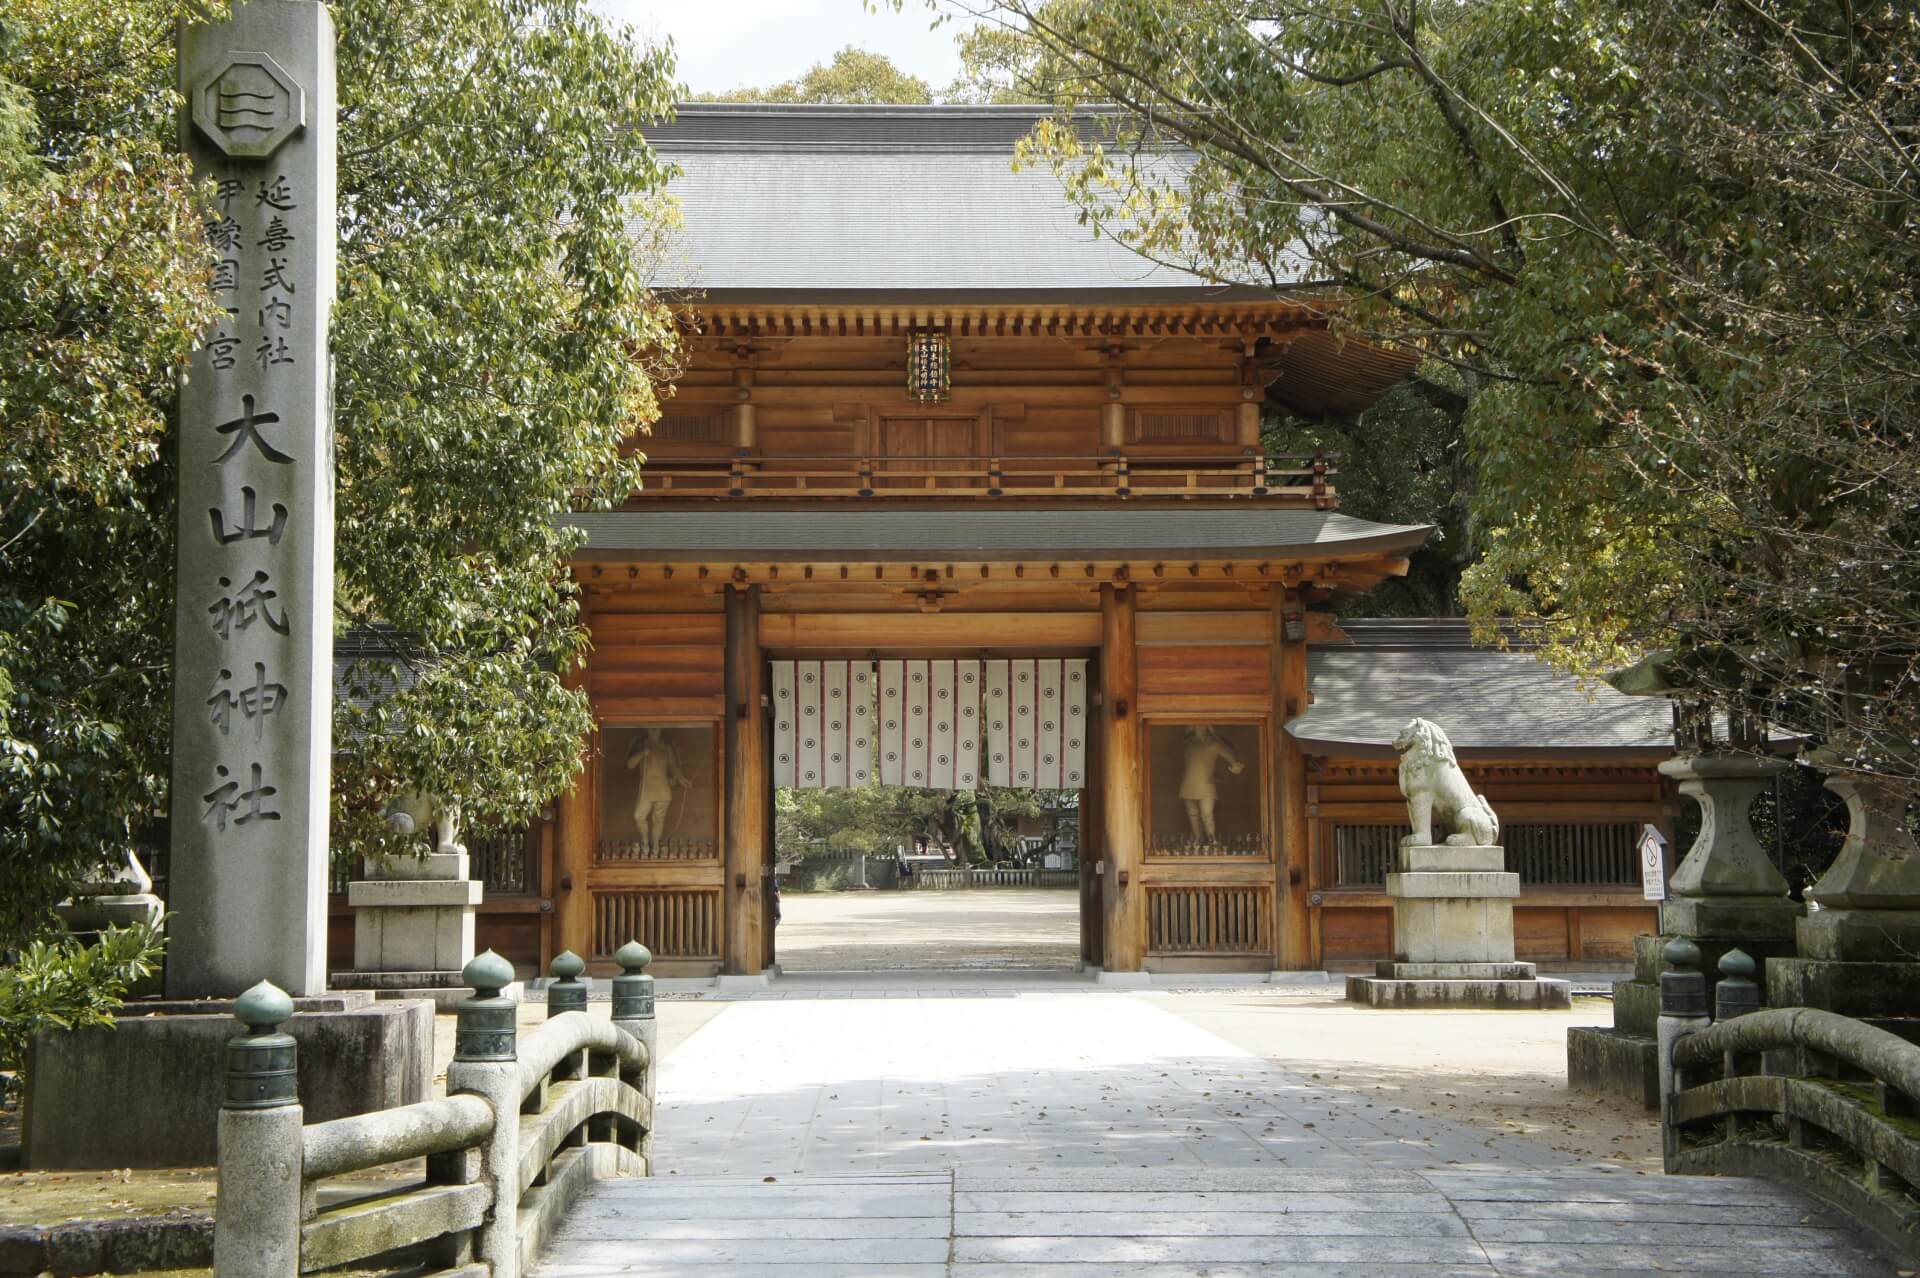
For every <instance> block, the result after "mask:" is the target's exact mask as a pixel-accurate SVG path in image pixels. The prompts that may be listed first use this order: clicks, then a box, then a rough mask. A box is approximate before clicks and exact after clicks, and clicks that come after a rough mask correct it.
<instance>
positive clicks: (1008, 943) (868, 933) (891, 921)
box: [774, 888, 1080, 972]
mask: <svg viewBox="0 0 1920 1278" xmlns="http://www.w3.org/2000/svg"><path fill="white" fill-rule="evenodd" d="M774 947H775V948H774V955H775V957H776V958H777V959H778V961H779V963H780V967H781V970H782V971H786V972H879V971H889V970H896V969H900V968H997V969H1001V970H1005V969H1008V968H1070V967H1072V966H1073V965H1074V963H1075V962H1076V961H1078V959H1079V957H1080V895H1079V893H1077V892H1075V891H1074V890H1073V889H1072V888H977V889H973V890H971V891H932V890H929V889H925V888H919V889H915V890H912V891H907V892H900V891H872V892H807V893H800V892H789V893H787V894H786V895H785V896H783V897H782V899H781V902H780V926H779V928H778V929H777V930H776V931H775V933H774Z"/></svg>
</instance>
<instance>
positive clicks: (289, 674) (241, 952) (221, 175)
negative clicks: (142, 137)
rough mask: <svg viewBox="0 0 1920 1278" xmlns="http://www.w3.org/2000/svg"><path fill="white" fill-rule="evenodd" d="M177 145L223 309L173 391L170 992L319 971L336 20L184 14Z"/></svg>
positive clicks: (280, 4)
mask: <svg viewBox="0 0 1920 1278" xmlns="http://www.w3.org/2000/svg"><path fill="white" fill-rule="evenodd" d="M179 53H180V87H181V91H182V94H183V95H184V97H185V99H186V109H185V112H184V114H185V117H186V118H185V119H184V120H183V121H182V135H183V144H184V145H185V147H186V150H187V152H188V154H189V155H190V156H191V157H192V159H193V165H194V171H195V172H196V173H197V174H199V175H200V176H202V177H203V178H205V179H207V180H209V181H210V182H211V183H212V186H213V203H212V206H211V208H210V209H209V216H208V220H207V240H208V243H209V245H210V246H211V248H212V250H213V252H214V255H215V258H216V263H215V274H214V288H215V292H216V296H217V298H218V300H219V303H220V305H222V306H224V307H225V308H226V314H225V316H224V318H223V319H222V320H221V321H220V322H219V323H218V324H217V325H216V326H215V328H214V329H213V331H211V332H210V333H208V334H207V336H206V338H205V340H204V342H203V345H202V348H201V349H200V350H199V351H198V352H197V353H196V354H195V356H194V359H193V364H192V367H191V370H190V371H189V373H188V374H187V376H186V377H185V378H184V379H183V381H182V384H181V393H180V440H179V468H180V511H179V525H178V541H177V544H176V555H177V563H178V568H177V572H178V576H177V585H178V594H177V599H176V604H175V638H174V705H173V798H172V804H171V824H172V833H173V853H172V864H171V866H170V867H169V869H170V878H171V888H172V890H171V892H170V899H169V900H168V902H167V905H168V909H169V911H170V913H171V920H170V923H169V929H170V933H171V940H170V943H169V946H168V956H167V989H168V993H169V994H171V995H173V996H175V997H195V996H227V995H236V994H238V993H240V992H241V991H242V990H244V989H247V988H249V987H251V986H252V985H254V984H255V983H257V982H259V981H262V980H266V981H271V982H273V983H274V984H275V985H277V986H279V987H280V988H282V989H284V990H286V991H287V992H288V993H290V994H294V995H305V994H316V993H319V992H320V991H322V990H323V989H325V987H326V900H327V897H326V893H327V847H328V840H327V828H328V821H327V816H328V797H329V796H328V786H329V775H330V770H329V755H330V752H331V749H332V711H333V697H332V654H333V479H334V476H333V417H332V405H331V399H330V383H331V377H330V369H329V356H328V340H327V326H328V320H329V313H330V310H331V308H332V304H333V296H334V245H335V201H334V158H335V142H334V135H335V121H334V116H335V95H334V29H333V20H332V18H331V16H330V15H329V14H328V11H327V8H326V6H325V5H324V4H321V3H318V2H317V0H250V2H248V3H241V4H236V5H235V6H234V9H233V16H232V18H231V19H230V20H229V21H226V22H220V23H212V24H186V25H183V26H182V28H181V31H180V37H179Z"/></svg>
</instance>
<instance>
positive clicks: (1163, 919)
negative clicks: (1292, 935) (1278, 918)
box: [1147, 887, 1272, 954]
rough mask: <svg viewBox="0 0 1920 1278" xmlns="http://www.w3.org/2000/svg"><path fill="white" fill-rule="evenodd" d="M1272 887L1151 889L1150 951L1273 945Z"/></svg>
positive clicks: (1251, 949)
mask: <svg viewBox="0 0 1920 1278" xmlns="http://www.w3.org/2000/svg"><path fill="white" fill-rule="evenodd" d="M1271 935H1272V932H1271V922H1270V916H1269V901H1268V894H1267V889H1265V888H1263V887H1155V888H1148V889H1147V951H1148V952H1149V953H1152V954H1258V953H1261V952H1263V951H1266V950H1269V949H1271V948H1272V942H1271V941H1270V940H1269V939H1268V938H1269V937H1270V936H1271Z"/></svg>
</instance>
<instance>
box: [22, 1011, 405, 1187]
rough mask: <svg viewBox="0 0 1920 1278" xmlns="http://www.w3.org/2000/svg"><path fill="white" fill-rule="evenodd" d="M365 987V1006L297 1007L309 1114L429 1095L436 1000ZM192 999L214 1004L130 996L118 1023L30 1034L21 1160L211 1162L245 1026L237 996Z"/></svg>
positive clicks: (303, 1099)
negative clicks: (182, 1010)
mask: <svg viewBox="0 0 1920 1278" xmlns="http://www.w3.org/2000/svg"><path fill="white" fill-rule="evenodd" d="M351 997H352V996H347V998H351ZM358 997H359V999H362V1000H365V1002H366V1004H367V1005H366V1006H360V1007H355V1008H351V1009H349V1010H333V1011H319V1012H313V1011H305V1010H299V1011H296V1012H295V1014H294V1016H293V1017H292V1019H290V1020H289V1021H287V1022H286V1025H285V1027H284V1028H285V1030H286V1032H287V1033H289V1034H291V1035H293V1037H294V1040H295V1041H296V1042H297V1043H298V1044H299V1045H300V1080H299V1086H300V1103H301V1104H302V1105H304V1106H305V1107H306V1116H305V1117H306V1121H307V1122H309V1123H318V1122H324V1121H326V1120H327V1119H332V1118H345V1117H347V1116H348V1115H350V1114H364V1113H366V1112H368V1111H370V1110H376V1109H391V1108H393V1107H394V1106H396V1105H411V1104H413V1103H414V1102H415V1101H422V1100H426V1099H427V1098H428V1096H429V1094H430V1089H431V1087H432V1083H433V1007H432V1005H430V1004H428V1003H420V1002H413V1003H378V1002H374V1001H373V999H372V997H371V996H370V995H366V994H361V995H359V996H358ZM311 1001H315V1000H300V1001H299V1002H296V1004H295V1006H296V1008H298V1007H300V1004H301V1003H305V1002H311ZM318 1001H327V1000H318ZM335 1001H336V1002H344V1001H346V1000H345V999H342V1000H335ZM191 1006H195V1007H199V1008H206V1009H208V1011H207V1012H203V1013H200V1014H185V1015H152V1014H151V1013H152V1012H153V1011H154V1010H155V1009H153V1008H149V1007H148V1006H146V1005H143V1004H140V1003H130V1004H128V1005H127V1009H126V1015H124V1016H121V1017H119V1018H118V1019H117V1020H116V1022H115V1024H114V1026H112V1027H106V1026H98V1027H93V1028H89V1029H78V1030H52V1029H48V1030H41V1031H40V1032H39V1033H38V1034H36V1035H34V1038H33V1043H32V1046H31V1047H30V1048H29V1049H28V1058H27V1094H26V1108H25V1113H24V1114H23V1116H22V1120H21V1124H20V1134H21V1145H22V1151H21V1152H22V1156H23V1162H24V1165H25V1166H27V1167H30V1168H52V1167H62V1168H84V1167H94V1168H99V1167H205V1166H210V1165H212V1163H213V1162H214V1161H215V1154H216V1148H217V1146H216V1133H217V1130H218V1118H219V1112H220V1091H221V1085H222V1073H223V1069H224V1056H225V1050H226V1043H227V1040H228V1039H229V1038H232V1037H233V1036H234V1035H235V1034H238V1033H240V1032H241V1027H240V1023H239V1022H238V1021H236V1020H234V1018H233V1014H232V1004H231V1003H227V1004H224V1005H222V1004H217V1003H199V1004H193V1005H191Z"/></svg>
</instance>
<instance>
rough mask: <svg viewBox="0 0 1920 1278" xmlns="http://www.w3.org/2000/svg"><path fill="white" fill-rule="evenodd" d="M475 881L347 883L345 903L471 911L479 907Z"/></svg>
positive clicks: (364, 906) (479, 888) (478, 886)
mask: <svg viewBox="0 0 1920 1278" xmlns="http://www.w3.org/2000/svg"><path fill="white" fill-rule="evenodd" d="M483 891H484V889H483V888H482V886H481V883H480V880H479V879H362V880H358V881H356V882H353V883H349V884H347V904H348V905H351V906H352V907H353V908H354V909H356V910H361V909H367V908H369V907H371V908H373V909H412V910H427V909H443V910H448V909H450V910H460V909H471V908H474V907H476V906H478V905H479V904H480V896H481V893H482V892H483Z"/></svg>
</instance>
